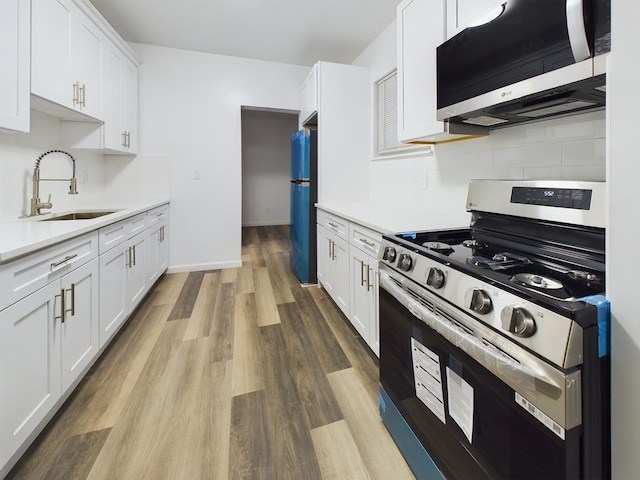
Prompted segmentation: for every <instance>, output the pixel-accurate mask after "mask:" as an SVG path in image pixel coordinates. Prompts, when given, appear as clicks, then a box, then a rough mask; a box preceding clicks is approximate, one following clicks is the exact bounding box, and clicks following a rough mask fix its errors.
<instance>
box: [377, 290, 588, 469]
mask: <svg viewBox="0 0 640 480" xmlns="http://www.w3.org/2000/svg"><path fill="white" fill-rule="evenodd" d="M380 338H381V343H380V382H381V385H382V387H383V388H384V390H385V391H386V393H387V394H388V396H389V397H390V398H391V400H392V401H393V403H394V405H395V406H396V407H397V409H398V410H399V411H400V413H401V414H402V416H403V417H404V419H405V420H406V422H407V423H408V425H409V426H410V428H411V429H412V430H413V432H414V433H415V435H416V436H417V438H418V439H419V441H420V443H422V445H423V446H424V447H425V448H426V450H427V452H428V453H429V455H430V456H431V457H432V459H433V460H434V462H435V463H436V465H437V466H438V468H439V469H440V471H441V472H442V474H443V475H444V476H445V477H446V478H451V479H483V478H487V479H489V478H490V479H509V480H516V479H532V480H533V479H535V480H539V479H568V478H569V479H570V478H580V477H581V471H580V469H581V467H580V463H581V462H580V458H581V436H582V426H578V427H575V428H573V429H570V430H567V431H566V432H565V438H564V439H562V438H560V436H558V435H557V434H556V433H554V432H553V431H552V430H551V429H549V428H548V427H547V426H546V425H544V424H543V423H542V422H541V421H539V420H538V419H536V418H535V417H534V416H533V415H532V414H531V413H529V412H528V411H527V410H525V408H523V407H522V406H521V405H519V404H518V403H516V394H515V392H514V390H513V389H512V388H510V387H509V386H507V385H506V384H505V383H504V382H502V381H501V380H500V379H498V378H497V377H495V376H494V375H493V374H491V373H490V372H489V371H488V370H487V369H485V368H484V367H483V366H482V365H480V364H479V363H478V362H476V361H475V360H474V359H473V358H471V357H470V356H469V355H467V354H466V353H465V352H463V351H462V350H460V349H459V348H457V347H456V346H454V345H452V344H451V343H449V342H448V341H447V340H446V339H445V338H444V337H442V336H440V335H439V334H438V333H436V332H435V331H434V330H432V329H431V328H429V327H428V326H427V325H426V324H425V323H423V322H422V321H420V320H419V319H417V318H416V317H415V316H413V315H412V314H411V313H410V312H409V311H408V310H407V309H406V308H405V307H404V306H403V305H401V304H400V302H399V301H398V300H396V299H395V298H394V297H393V296H392V295H391V294H390V293H388V292H387V291H386V290H385V289H384V288H380ZM412 338H413V339H415V340H416V341H417V342H419V343H420V344H422V345H423V346H424V347H426V348H427V349H429V350H430V351H431V352H433V353H434V354H436V355H437V356H438V357H439V361H440V366H441V379H440V380H441V383H442V385H443V388H444V392H443V401H444V403H445V405H444V412H445V418H444V420H445V423H443V422H442V421H441V420H440V419H439V418H438V416H436V415H435V414H434V413H433V412H432V410H431V409H429V408H427V407H426V406H425V404H424V403H423V402H422V401H421V400H420V399H419V398H418V397H417V396H416V388H415V383H414V374H413V370H414V365H413V360H412V342H411V339H412ZM447 368H448V369H450V370H451V371H452V372H455V373H456V375H458V376H459V377H461V378H462V380H463V381H464V382H466V384H468V385H469V386H470V387H471V388H472V389H473V429H472V435H471V441H469V440H468V437H467V435H466V434H465V433H464V432H463V430H462V429H461V427H460V426H459V425H458V423H457V422H456V421H455V420H454V419H453V418H452V417H451V414H450V405H448V404H447V402H448V398H447V397H448V395H447V388H448V384H447V381H446V379H445V377H446V374H445V370H446V369H447Z"/></svg>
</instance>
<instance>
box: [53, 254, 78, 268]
mask: <svg viewBox="0 0 640 480" xmlns="http://www.w3.org/2000/svg"><path fill="white" fill-rule="evenodd" d="M77 256H78V254H77V253H75V254H73V255H67V256H66V257H64V258H63V259H62V260H60V261H59V262H54V263H52V264H51V270H53V269H54V268H56V267H59V266H60V265H62V264H63V263H67V262H68V261H69V260H71V259H73V258H76V257H77Z"/></svg>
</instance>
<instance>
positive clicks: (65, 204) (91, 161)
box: [0, 110, 105, 220]
mask: <svg viewBox="0 0 640 480" xmlns="http://www.w3.org/2000/svg"><path fill="white" fill-rule="evenodd" d="M51 149H61V150H65V149H64V148H62V127H61V122H60V120H59V119H58V118H56V117H52V116H50V115H47V114H44V113H41V112H38V111H35V110H32V111H31V132H30V133H27V134H24V133H13V132H8V131H3V130H0V218H2V219H6V220H11V219H17V218H18V217H19V216H22V215H25V214H27V213H28V212H29V204H30V200H31V196H32V191H33V189H32V180H31V179H32V176H33V168H34V166H35V161H36V159H37V158H38V156H40V155H41V154H42V153H44V152H45V151H47V150H51ZM67 151H68V152H69V153H71V154H72V155H73V156H74V157H75V158H76V176H77V178H78V192H79V193H78V195H68V192H69V183H68V182H42V183H41V185H40V197H41V198H42V199H43V200H46V199H47V197H48V195H49V194H51V202H52V203H53V206H54V210H57V211H60V210H67V209H71V208H83V206H84V205H86V204H87V203H89V202H93V201H96V200H99V199H103V198H104V196H105V188H104V164H103V161H102V160H103V155H102V153H96V152H90V151H83V150H73V149H69V150H67ZM71 168H72V167H71V161H70V160H69V158H68V157H67V156H66V155H63V154H50V155H48V156H46V157H45V158H44V159H43V160H42V163H41V175H42V178H70V177H71Z"/></svg>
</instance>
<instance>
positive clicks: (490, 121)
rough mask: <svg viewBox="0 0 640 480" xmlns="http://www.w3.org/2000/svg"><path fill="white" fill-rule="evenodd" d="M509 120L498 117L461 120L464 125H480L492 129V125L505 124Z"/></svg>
mask: <svg viewBox="0 0 640 480" xmlns="http://www.w3.org/2000/svg"><path fill="white" fill-rule="evenodd" d="M508 121H509V120H505V119H504V118H498V117H490V116H488V115H481V116H479V117H473V118H467V119H465V120H463V122H464V123H469V124H471V125H481V126H483V127H493V126H494V125H500V124H501V123H507V122H508Z"/></svg>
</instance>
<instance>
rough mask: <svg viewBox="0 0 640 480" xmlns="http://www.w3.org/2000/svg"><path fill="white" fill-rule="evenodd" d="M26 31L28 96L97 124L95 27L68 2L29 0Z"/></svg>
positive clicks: (99, 46) (99, 47)
mask: <svg viewBox="0 0 640 480" xmlns="http://www.w3.org/2000/svg"><path fill="white" fill-rule="evenodd" d="M31 28H32V34H31V93H33V94H34V95H37V96H38V97H40V98H42V99H44V100H48V101H50V102H53V103H54V104H57V105H61V106H63V107H66V108H68V109H71V110H73V111H77V112H82V113H83V114H85V115H87V116H90V117H93V118H95V119H98V120H102V55H103V43H104V37H103V36H102V34H101V32H100V31H99V29H98V28H97V27H96V26H95V24H94V23H93V22H91V21H90V20H89V19H88V18H87V17H86V16H85V15H84V14H83V12H82V11H81V10H80V9H79V8H78V6H77V5H76V4H74V2H72V1H71V0H32V15H31ZM44 109H46V107H45V108H43V110H44Z"/></svg>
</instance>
